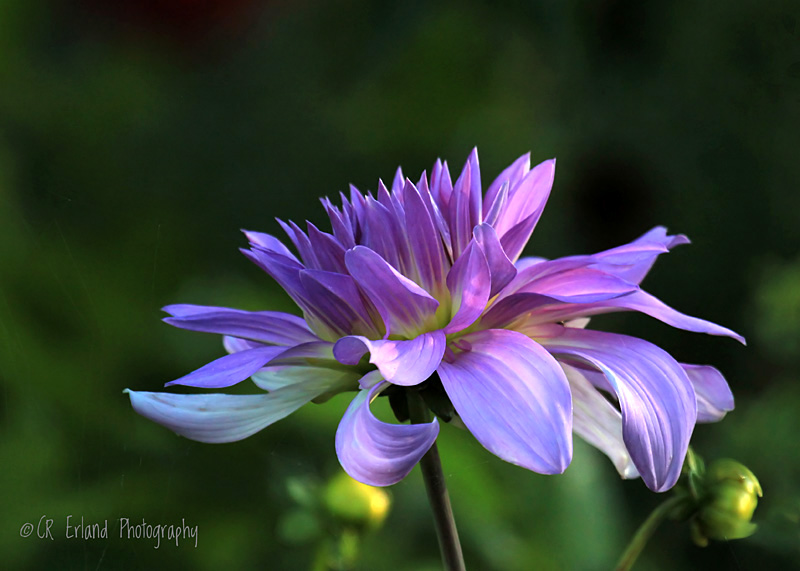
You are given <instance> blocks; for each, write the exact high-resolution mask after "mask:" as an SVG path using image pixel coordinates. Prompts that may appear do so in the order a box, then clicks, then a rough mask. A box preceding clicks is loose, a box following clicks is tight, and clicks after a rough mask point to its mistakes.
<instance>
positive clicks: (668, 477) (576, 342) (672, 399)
mask: <svg viewBox="0 0 800 571" xmlns="http://www.w3.org/2000/svg"><path fill="white" fill-rule="evenodd" d="M554 330H557V331H559V334H557V335H555V336H553V337H551V338H540V339H539V340H540V342H541V343H542V344H543V345H544V346H545V347H546V348H547V350H548V351H550V352H551V353H553V354H554V355H555V356H556V358H558V359H564V358H566V359H568V360H570V359H571V360H577V361H579V362H582V363H584V364H585V365H588V366H589V367H592V368H595V369H597V370H599V371H600V372H602V373H603V374H604V375H605V377H606V380H607V381H608V384H609V386H610V388H612V389H613V391H614V392H615V393H616V396H617V398H618V399H619V404H620V408H621V409H622V435H623V439H624V441H625V447H626V448H627V449H628V451H629V452H630V454H631V457H632V458H633V463H634V465H635V466H636V469H637V470H638V471H639V473H640V474H641V475H642V479H643V480H644V482H645V484H646V485H647V487H648V488H650V489H651V490H653V491H656V492H663V491H665V490H667V489H669V488H671V487H672V486H674V485H675V482H676V481H677V479H678V476H680V473H681V468H682V467H683V459H684V457H685V456H686V450H687V448H688V446H689V438H690V437H691V434H692V430H693V429H694V424H695V421H696V419H697V403H696V400H695V393H694V389H693V388H692V384H691V383H690V382H689V378H688V377H687V375H686V373H685V372H684V370H683V369H682V368H681V366H680V365H678V363H677V362H676V361H675V360H674V359H673V358H672V357H670V356H669V355H668V354H667V353H666V352H665V351H663V350H662V349H659V348H658V347H656V346H655V345H652V344H650V343H648V342H646V341H643V340H641V339H637V338H635V337H627V336H625V335H616V334H613V333H604V332H600V331H591V330H586V329H576V328H572V327H561V328H560V330H559V328H558V327H554Z"/></svg>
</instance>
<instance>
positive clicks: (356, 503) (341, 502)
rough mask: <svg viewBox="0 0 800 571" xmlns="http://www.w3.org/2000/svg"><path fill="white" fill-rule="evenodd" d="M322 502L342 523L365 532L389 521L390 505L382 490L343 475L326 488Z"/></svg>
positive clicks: (334, 479) (388, 498)
mask: <svg viewBox="0 0 800 571" xmlns="http://www.w3.org/2000/svg"><path fill="white" fill-rule="evenodd" d="M322 502H323V504H324V506H325V507H326V508H327V509H328V511H329V512H330V513H331V515H333V516H334V517H335V518H337V519H339V520H340V521H342V522H344V523H346V524H349V525H355V526H358V527H365V528H377V527H379V526H380V525H381V524H382V523H383V520H384V519H386V516H387V514H388V513H389V507H390V505H391V499H390V497H389V494H388V493H387V492H386V491H385V490H384V489H382V488H375V487H373V486H367V485H366V484H362V483H361V482H357V481H356V480H354V479H352V478H351V477H350V476H348V475H347V474H345V473H344V472H341V473H339V474H337V475H336V476H334V477H333V479H332V480H331V481H330V482H329V483H328V485H327V486H326V487H325V490H324V491H323V494H322Z"/></svg>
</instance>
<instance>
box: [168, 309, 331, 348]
mask: <svg viewBox="0 0 800 571" xmlns="http://www.w3.org/2000/svg"><path fill="white" fill-rule="evenodd" d="M163 311H166V312H167V313H169V314H171V315H172V317H166V318H164V321H165V322H166V323H169V324H170V325H174V326H175V327H180V328H181V329H188V330H190V331H202V332H204V333H218V334H221V335H231V336H234V337H242V338H245V339H250V340H253V341H260V342H261V343H270V344H275V345H297V344H298V343H305V342H308V341H316V340H317V337H316V335H314V334H313V333H312V332H311V330H310V329H309V328H308V325H306V322H305V321H304V320H303V319H302V318H300V317H297V316H296V315H290V314H288V313H280V312H278V311H243V310H240V309H230V308H227V307H212V306H204V305H190V304H176V305H168V306H166V307H164V308H163Z"/></svg>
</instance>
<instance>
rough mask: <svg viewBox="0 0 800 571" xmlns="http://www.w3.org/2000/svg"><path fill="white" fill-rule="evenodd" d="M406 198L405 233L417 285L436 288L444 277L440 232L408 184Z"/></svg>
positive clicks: (419, 196) (420, 197) (419, 195)
mask: <svg viewBox="0 0 800 571" xmlns="http://www.w3.org/2000/svg"><path fill="white" fill-rule="evenodd" d="M409 186H410V188H408V189H407V191H406V193H405V195H406V201H405V225H406V234H407V235H408V240H409V242H410V246H411V252H412V255H413V259H414V260H415V262H416V268H417V274H418V275H419V281H420V285H422V287H424V288H425V289H426V290H427V291H435V290H436V288H437V287H440V286H441V284H442V282H443V281H444V272H445V257H444V248H443V247H442V240H441V238H440V235H439V232H438V231H437V229H436V225H435V223H434V220H433V218H432V217H431V213H430V210H429V209H428V207H427V206H426V204H425V201H424V200H423V198H422V195H421V194H420V192H419V191H418V190H417V189H416V188H415V187H414V186H413V185H410V184H409Z"/></svg>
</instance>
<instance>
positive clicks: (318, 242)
mask: <svg viewBox="0 0 800 571" xmlns="http://www.w3.org/2000/svg"><path fill="white" fill-rule="evenodd" d="M306 230H307V233H308V240H309V242H310V243H311V248H312V249H313V250H314V251H315V252H316V253H317V262H318V264H319V269H321V270H324V271H326V272H336V273H339V274H344V273H347V268H346V267H345V265H344V248H343V247H342V245H341V244H340V243H339V241H338V240H336V238H334V237H333V236H331V235H330V234H328V233H326V232H322V231H321V230H319V229H318V228H317V227H316V226H314V225H313V224H312V223H311V222H306Z"/></svg>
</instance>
